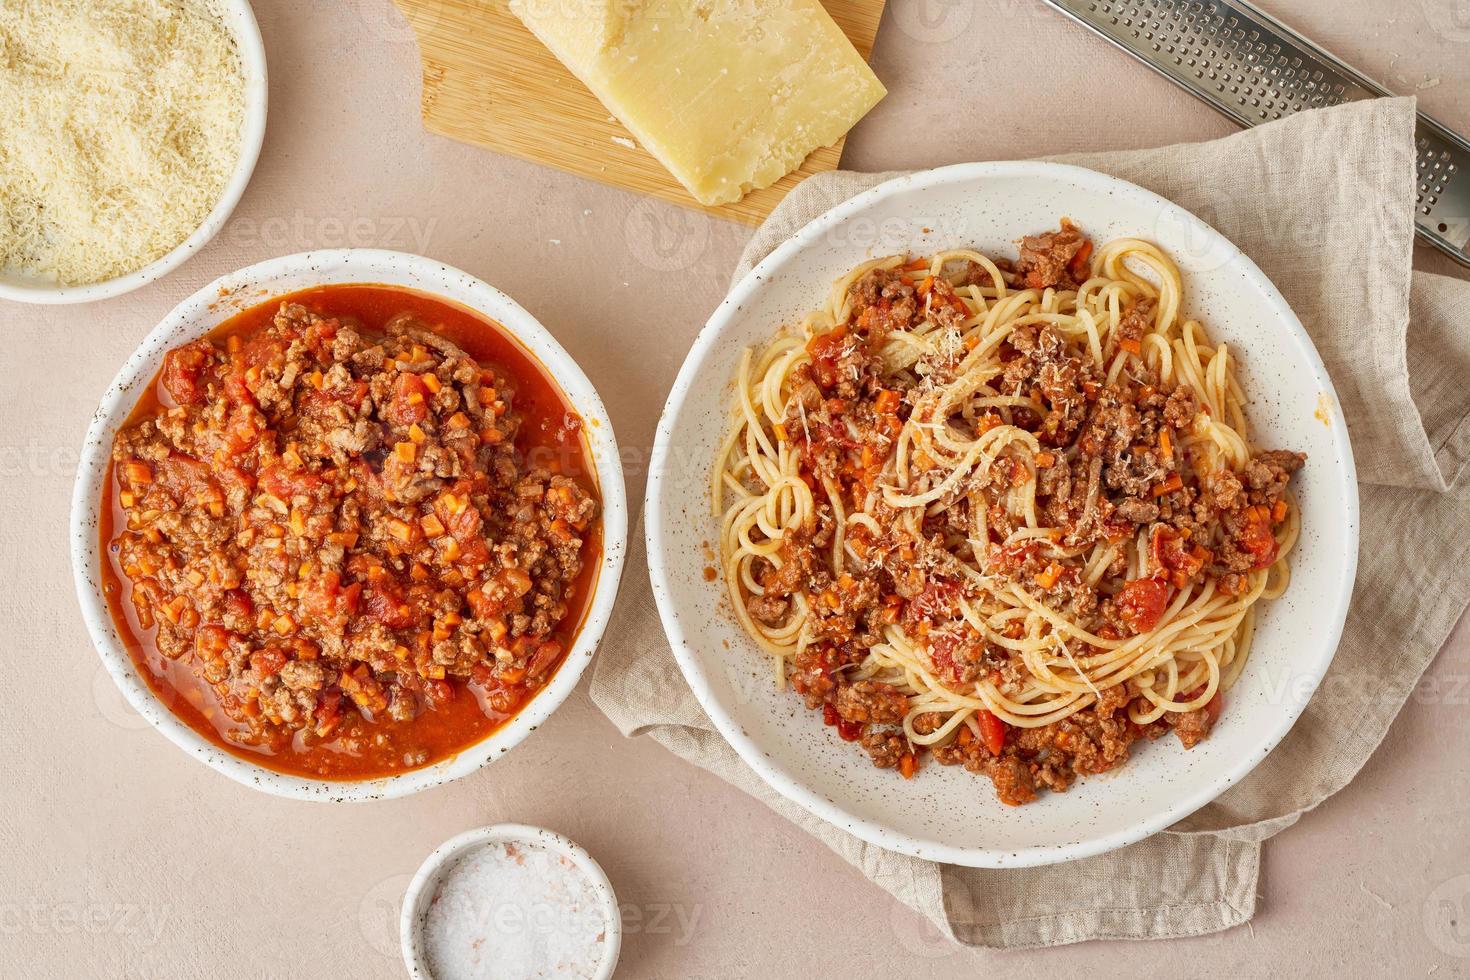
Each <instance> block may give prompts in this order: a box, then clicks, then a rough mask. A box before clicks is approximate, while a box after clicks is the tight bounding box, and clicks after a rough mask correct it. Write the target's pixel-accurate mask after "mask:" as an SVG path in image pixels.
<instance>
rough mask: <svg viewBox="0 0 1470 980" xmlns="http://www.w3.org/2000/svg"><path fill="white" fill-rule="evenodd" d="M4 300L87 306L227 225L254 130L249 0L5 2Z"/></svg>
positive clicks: (259, 52)
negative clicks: (85, 304)
mask: <svg viewBox="0 0 1470 980" xmlns="http://www.w3.org/2000/svg"><path fill="white" fill-rule="evenodd" d="M0 50H3V51H4V52H5V57H4V58H0V119H4V120H5V139H4V141H3V142H0V299H8V300H16V301H19V302H26V303H86V302H91V301H94V300H100V299H107V298H110V297H113V296H118V295H121V294H122V293H126V292H128V291H130V290H133V289H136V288H138V287H139V286H142V285H144V284H145V283H149V282H152V281H153V280H155V279H158V278H161V277H162V276H164V275H167V274H168V273H169V272H171V271H173V269H175V268H177V267H178V266H179V265H180V264H181V263H182V262H184V261H185V260H186V259H187V258H188V257H189V256H191V255H192V254H194V253H195V252H196V251H198V250H199V249H200V248H202V247H203V246H204V245H205V244H206V243H207V242H209V240H210V239H212V238H213V237H214V236H215V234H217V233H218V232H219V230H220V229H221V228H222V227H223V226H224V224H225V222H226V220H227V219H228V218H229V215H230V212H231V211H233V210H234V208H235V205H236V204H237V203H238V202H239V200H240V196H241V195H242V194H243V193H244V190H245V185H246V184H247V183H248V182H249V180H250V175H251V173H252V172H253V171H254V169H255V161H256V158H257V157H258V156H259V154H260V145H261V141H262V139H263V137H264V135H265V116H266V66H265V49H264V46H263V45H262V43H261V38H260V29H259V27H258V26H257V25H256V22H255V15H254V12H253V11H252V10H251V8H250V4H249V3H248V2H247V0H19V2H16V3H4V4H0Z"/></svg>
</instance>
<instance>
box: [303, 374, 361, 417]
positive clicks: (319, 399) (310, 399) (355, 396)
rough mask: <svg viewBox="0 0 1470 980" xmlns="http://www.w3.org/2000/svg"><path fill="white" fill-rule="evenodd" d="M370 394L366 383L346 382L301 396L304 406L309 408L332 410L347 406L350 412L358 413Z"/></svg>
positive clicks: (309, 391) (310, 391)
mask: <svg viewBox="0 0 1470 980" xmlns="http://www.w3.org/2000/svg"><path fill="white" fill-rule="evenodd" d="M367 394H368V383H367V382H366V381H356V380H352V381H344V382H343V383H341V384H339V385H335V386H334V387H331V388H327V389H324V390H322V391H313V390H308V391H307V392H306V393H305V394H303V395H302V396H301V401H302V404H303V405H305V406H307V407H316V408H330V407H332V406H334V405H345V406H347V408H348V410H349V411H352V412H356V411H357V410H358V409H360V408H362V402H363V399H364V398H366V397H367Z"/></svg>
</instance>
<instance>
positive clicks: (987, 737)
mask: <svg viewBox="0 0 1470 980" xmlns="http://www.w3.org/2000/svg"><path fill="white" fill-rule="evenodd" d="M976 717H977V718H979V720H980V739H981V741H983V742H984V743H985V747H986V748H987V749H989V750H990V754H991V755H1000V750H1001V749H1003V748H1005V745H1006V723H1005V722H1003V721H1001V720H1000V719H999V718H997V717H995V715H993V714H991V713H990V712H988V711H986V710H985V709H983V708H982V709H980V711H978V712H976Z"/></svg>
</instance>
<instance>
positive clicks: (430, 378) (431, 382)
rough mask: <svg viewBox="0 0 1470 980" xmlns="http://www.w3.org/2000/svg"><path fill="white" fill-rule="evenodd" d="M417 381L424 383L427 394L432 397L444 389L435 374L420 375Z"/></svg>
mask: <svg viewBox="0 0 1470 980" xmlns="http://www.w3.org/2000/svg"><path fill="white" fill-rule="evenodd" d="M419 380H420V381H422V382H423V383H424V387H425V388H428V389H429V393H430V394H433V395H437V394H439V389H440V388H443V387H444V385H442V384H441V383H440V382H439V376H438V375H437V374H432V373H430V374H422V375H419Z"/></svg>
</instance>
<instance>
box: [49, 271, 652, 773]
mask: <svg viewBox="0 0 1470 980" xmlns="http://www.w3.org/2000/svg"><path fill="white" fill-rule="evenodd" d="M352 282H356V283H377V284H385V285H390V286H405V287H408V288H410V289H417V290H421V291H423V292H426V293H431V294H433V295H435V296H439V297H442V298H444V299H447V300H450V301H452V302H456V303H460V304H462V305H464V306H467V307H469V308H471V309H473V310H476V311H478V312H480V313H482V314H484V315H485V316H488V317H489V318H490V319H492V320H494V321H496V322H497V323H499V324H501V326H503V327H504V328H505V330H506V332H507V333H508V334H509V335H510V336H512V337H514V338H516V339H517V340H518V341H520V344H521V346H522V347H523V348H524V349H525V350H526V351H528V352H529V353H530V355H531V356H532V357H533V358H534V359H536V360H537V361H540V362H541V364H542V365H544V366H545V367H546V369H547V371H548V373H550V374H551V376H552V377H553V378H555V379H556V381H557V382H558V383H559V384H560V386H561V390H562V392H563V393H564V394H565V395H566V397H567V400H568V401H569V402H570V403H571V405H572V407H573V408H574V409H576V411H577V412H578V414H580V415H581V416H582V418H583V420H584V421H585V423H586V424H585V425H584V427H583V431H584V432H585V433H586V435H587V442H588V446H589V448H590V451H591V454H592V460H593V463H594V465H595V468H596V472H597V482H598V489H599V491H600V493H601V495H602V535H603V545H602V564H601V567H600V568H599V570H598V575H597V580H596V585H595V586H594V591H593V595H592V599H591V602H590V604H589V606H588V609H587V614H586V619H585V621H584V622H583V624H582V629H581V631H580V632H579V633H578V634H577V639H576V642H575V643H574V644H573V645H572V649H571V650H570V651H569V652H568V653H567V656H566V659H565V660H564V661H563V662H562V665H561V667H560V668H559V669H558V670H557V672H556V674H555V676H553V677H552V679H551V681H550V682H549V683H548V684H547V685H546V686H545V687H543V688H542V689H541V690H540V691H539V692H538V693H537V694H536V696H535V697H533V698H532V699H531V700H530V702H529V703H527V704H526V706H525V707H524V708H523V709H522V711H521V712H520V714H518V715H516V716H515V717H514V718H512V719H511V720H510V721H509V722H507V723H506V724H505V725H503V726H502V727H500V728H499V729H497V730H496V731H495V732H493V733H492V734H491V735H490V736H489V737H488V738H486V739H485V740H483V741H481V742H479V743H477V744H475V745H472V746H470V747H468V748H466V749H464V750H463V751H461V752H460V753H459V754H458V755H455V756H451V757H450V758H447V759H444V760H442V761H440V762H437V763H435V764H433V765H431V766H426V767H424V768H422V769H415V770H412V771H410V772H405V773H400V774H398V775H395V776H388V777H384V778H380V779H369V780H319V779H305V778H302V777H299V776H290V775H283V774H281V773H277V772H273V771H271V770H269V769H266V768H263V767H261V766H257V765H254V764H252V763H251V762H249V761H247V760H246V759H244V758H241V757H239V756H236V755H232V754H230V753H228V752H225V751H224V750H222V749H220V748H218V747H217V746H215V745H213V744H212V743H210V742H208V741H206V740H205V739H204V738H202V737H201V736H199V735H198V734H197V733H195V731H194V730H193V729H191V728H190V727H189V726H188V725H186V724H185V723H184V722H182V721H180V720H179V719H178V718H177V717H175V716H174V714H173V713H172V712H170V711H169V710H168V709H167V708H165V707H164V706H163V705H162V704H161V703H160V702H159V700H158V697H157V696H156V695H155V694H154V693H153V691H152V689H151V688H149V686H148V684H147V683H146V681H144V679H143V678H142V676H141V675H140V674H139V673H138V669H137V667H136V666H135V665H134V664H133V661H132V658H131V657H129V656H128V653H127V650H126V649H124V647H123V644H122V641H121V640H120V639H119V637H118V635H117V630H116V628H115V627H114V625H113V622H112V617H111V615H110V614H109V613H108V609H107V602H106V599H105V598H104V597H103V595H102V588H101V574H100V570H101V567H102V564H101V563H102V562H103V561H105V560H106V558H105V555H103V553H102V550H101V547H100V544H99V542H98V529H97V515H98V513H99V508H100V506H101V500H102V493H103V489H104V487H103V484H104V482H105V478H106V473H107V460H108V454H109V452H110V451H111V447H112V440H113V437H114V435H116V433H117V430H118V428H119V427H120V426H121V425H122V424H123V422H124V421H126V419H127V416H128V413H129V412H131V411H132V408H133V405H134V403H135V402H136V400H137V396H138V395H139V394H140V393H141V392H142V391H143V390H144V388H146V387H147V385H148V383H149V381H150V380H151V379H152V378H153V377H154V376H155V375H156V374H157V372H158V369H159V366H160V365H161V364H162V362H163V355H164V354H165V353H167V352H168V351H169V350H171V349H173V348H174V347H177V346H179V345H180V344H185V343H188V342H189V341H191V340H194V339H196V338H198V337H201V336H203V335H204V334H206V333H208V332H209V331H210V330H212V329H214V328H215V327H216V326H218V325H219V324H221V323H223V322H224V321H225V320H228V319H229V318H230V317H231V316H233V315H235V314H236V313H238V312H240V311H241V310H244V309H248V308H250V307H252V306H255V305H257V304H259V303H262V302H265V301H267V300H269V299H270V298H271V297H273V296H280V295H283V294H286V293H291V292H295V291H297V290H300V289H307V288H310V287H313V286H321V285H327V284H330V283H352ZM627 538H628V513H627V504H626V501H625V498H624V489H623V467H622V461H621V458H620V457H619V455H618V445H617V439H616V437H615V436H614V435H613V427H612V422H611V420H610V419H609V418H608V416H607V410H606V409H605V408H603V405H602V399H601V398H599V397H598V395H597V391H596V390H595V389H594V388H593V387H592V383H591V382H590V381H588V380H587V376H586V375H585V374H583V373H582V369H581V368H580V367H578V366H577V363H576V362H575V361H574V360H572V358H571V355H569V354H568V353H567V352H566V351H565V350H564V349H563V348H562V346H561V344H559V343H557V341H556V338H555V337H553V336H552V335H551V334H550V332H548V331H547V330H546V328H545V327H543V326H541V324H540V323H538V322H537V321H536V319H535V318H534V317H533V316H531V314H530V313H527V312H526V311H525V310H524V309H522V308H521V306H520V305H519V304H517V303H516V301H515V300H513V299H511V298H510V297H509V296H507V295H506V294H505V293H503V292H501V291H500V290H498V289H496V288H495V287H494V286H490V285H488V284H486V283H484V282H481V281H480V280H479V279H476V278H475V277H474V276H471V275H470V274H468V273H466V272H461V271H460V270H458V269H454V268H451V267H449V266H447V265H443V264H442V263H439V262H435V261H434V260H432V259H427V258H423V257H422V256H417V255H408V254H405V253H402V252H388V251H381V250H378V249H339V250H333V251H320V252H302V253H300V254H297V255H288V256H284V257H282V258H278V259H270V260H268V261H265V262H261V263H259V264H257V265H253V266H250V267H249V268H247V269H242V270H241V271H239V272H236V273H232V274H231V275H228V276H225V277H223V278H221V279H217V280H215V281H214V282H212V283H210V284H209V285H208V286H205V287H204V288H203V289H201V290H199V292H197V293H195V294H194V295H193V296H190V297H189V298H188V299H186V300H184V301H183V302H182V303H180V304H179V305H178V306H176V307H174V309H173V311H172V312H171V313H169V315H168V316H166V317H164V318H163V321H162V322H161V323H159V324H158V326H156V327H154V328H153V331H152V332H151V333H149V334H148V336H147V338H145V339H144V341H143V344H142V346H140V347H139V348H138V349H137V350H136V351H134V352H133V356H132V357H130V358H128V361H127V363H126V364H124V365H123V367H122V370H121V371H119V372H118V375H117V377H116V378H115V379H113V382H112V384H111V386H109V387H108V389H107V392H106V394H104V395H103V396H102V403H101V405H100V406H99V407H98V409H97V413H96V415H94V416H93V418H92V424H91V426H90V427H89V428H88V429H87V438H86V442H85V443H84V444H83V446H82V453H81V463H80V465H79V466H78V468H77V480H76V485H75V487H74V489H73V492H72V511H71V556H72V570H73V574H74V576H75V578H76V587H77V599H78V601H79V602H80V603H81V608H82V618H83V619H84V620H85V621H86V623H87V630H88V632H90V633H91V635H92V642H93V643H94V644H95V645H96V647H97V653H98V654H99V655H100V656H101V657H102V662H103V663H104V664H105V665H106V666H107V670H108V672H109V673H110V674H111V675H112V678H113V680H114V681H115V682H116V683H117V686H118V687H119V688H120V689H121V690H122V692H123V695H124V696H125V697H126V698H127V699H128V702H129V703H130V704H131V705H132V706H133V708H134V709H135V710H136V711H137V712H138V713H139V714H141V715H142V716H143V717H144V718H146V719H147V720H148V721H149V722H150V723H151V724H152V725H153V727H154V728H157V729H158V730H159V731H160V732H162V733H163V734H164V735H166V736H167V737H168V738H169V740H170V741H172V742H173V743H174V744H175V745H177V746H179V747H180V748H182V749H184V750H185V751H186V752H188V753H189V754H190V755H192V756H194V757H195V758H196V759H199V760H200V761H201V762H204V763H205V764H206V765H208V766H210V767H212V768H214V769H217V770H219V771H220V772H222V773H224V774H225V775H226V776H229V777H230V778H231V779H233V780H235V781H236V782H239V783H243V784H245V785H246V786H251V787H254V788H255V789H259V790H264V791H265V792H268V793H274V794H275V795H277V796H286V797H292V798H295V799H308V800H332V801H356V800H376V799H391V798H393V797H399V796H407V795H409V794H411V793H417V792H419V791H421V790H425V789H428V788H430V787H432V786H437V785H439V784H440V783H445V782H448V781H449V780H451V779H458V778H459V777H461V776H464V775H467V774H469V773H471V772H474V771H475V770H476V769H479V768H480V767H481V766H483V765H485V764H486V763H488V762H490V761H492V760H493V759H496V758H499V757H500V756H501V755H504V754H505V753H506V752H509V751H510V750H511V749H512V748H514V747H515V746H516V745H517V744H519V743H520V741H521V740H522V739H523V738H525V737H526V736H527V735H528V734H530V733H531V732H533V731H535V730H536V727H537V726H538V725H540V724H541V723H542V722H543V721H545V720H546V718H547V717H548V716H549V715H550V714H551V712H552V711H554V710H555V709H556V707H557V706H558V705H560V704H561V703H562V702H563V701H564V700H566V698H567V695H569V694H571V692H572V689H573V688H574V687H576V686H577V681H578V679H579V678H580V677H581V676H582V671H583V670H585V669H586V667H587V664H588V662H589V661H590V660H591V659H592V655H593V653H595V652H596V650H597V644H598V641H599V640H601V639H602V631H603V629H604V628H605V627H606V626H607V620H608V617H609V615H611V613H612V607H613V600H614V599H615V598H616V596H617V592H618V580H619V578H620V577H621V575H622V570H623V556H624V554H625V552H626V551H627Z"/></svg>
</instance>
